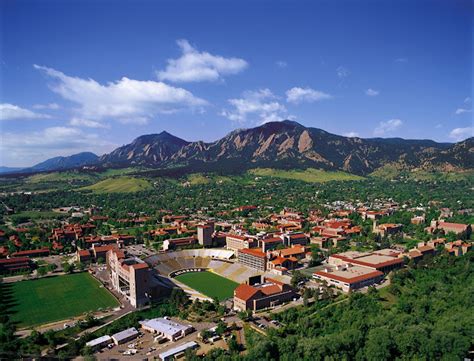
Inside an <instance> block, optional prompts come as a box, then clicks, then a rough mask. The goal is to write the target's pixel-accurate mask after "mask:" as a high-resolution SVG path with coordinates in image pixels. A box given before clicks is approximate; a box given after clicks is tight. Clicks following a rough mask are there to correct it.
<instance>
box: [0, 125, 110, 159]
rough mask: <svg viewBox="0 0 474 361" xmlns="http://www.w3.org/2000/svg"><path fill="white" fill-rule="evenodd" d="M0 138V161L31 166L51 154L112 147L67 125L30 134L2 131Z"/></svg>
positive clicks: (104, 149) (96, 151)
mask: <svg viewBox="0 0 474 361" xmlns="http://www.w3.org/2000/svg"><path fill="white" fill-rule="evenodd" d="M0 140H1V141H0V154H1V155H2V158H0V163H1V164H2V165H11V166H31V165H33V164H35V163H38V162H41V161H43V160H46V159H48V158H51V157H55V156H58V155H71V154H74V153H78V152H81V151H92V152H95V153H97V154H102V153H104V152H107V151H110V150H112V149H114V148H115V147H116V144H113V143H111V142H108V141H106V140H104V139H103V138H101V137H99V135H97V134H89V133H84V132H83V131H81V130H80V129H77V128H71V127H50V128H46V129H43V130H41V131H35V132H30V133H25V132H21V133H2V134H1V135H0Z"/></svg>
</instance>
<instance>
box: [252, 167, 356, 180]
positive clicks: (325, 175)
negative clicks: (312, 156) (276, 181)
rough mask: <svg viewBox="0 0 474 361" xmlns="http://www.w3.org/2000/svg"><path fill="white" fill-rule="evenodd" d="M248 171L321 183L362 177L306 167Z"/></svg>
mask: <svg viewBox="0 0 474 361" xmlns="http://www.w3.org/2000/svg"><path fill="white" fill-rule="evenodd" d="M249 173H250V174H253V175H254V176H260V177H273V178H283V179H293V180H300V181H303V182H308V183H323V182H330V181H350V180H361V179H364V178H363V177H360V176H358V175H355V174H350V173H346V172H341V171H338V172H332V171H331V172H330V171H325V170H320V169H314V168H307V169H305V170H299V169H298V170H283V169H273V168H256V169H252V170H250V171H249Z"/></svg>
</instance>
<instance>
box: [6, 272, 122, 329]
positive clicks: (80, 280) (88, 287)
mask: <svg viewBox="0 0 474 361" xmlns="http://www.w3.org/2000/svg"><path fill="white" fill-rule="evenodd" d="M1 287H2V298H4V300H2V302H9V303H10V307H9V308H8V310H9V312H10V313H11V317H12V320H13V321H14V322H17V323H18V326H19V327H29V326H37V325H41V324H46V323H50V322H55V321H61V320H65V319H68V318H70V317H74V316H80V315H82V314H84V313H87V312H90V311H97V310H98V309H105V308H111V307H117V306H118V305H119V302H118V301H117V300H116V299H115V297H114V296H113V295H112V294H111V293H110V292H109V291H108V290H107V289H105V288H103V287H102V285H101V284H100V283H99V282H98V281H97V280H96V279H94V278H93V277H92V276H91V275H90V274H89V273H87V272H83V273H76V274H71V275H65V276H54V277H46V278H41V279H38V280H28V281H20V282H14V283H7V284H3V285H2V286H1ZM5 300H7V301H5Z"/></svg>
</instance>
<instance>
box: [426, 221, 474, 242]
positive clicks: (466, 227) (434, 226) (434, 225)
mask: <svg viewBox="0 0 474 361" xmlns="http://www.w3.org/2000/svg"><path fill="white" fill-rule="evenodd" d="M425 230H426V231H427V232H428V233H434V232H435V231H441V233H443V234H448V233H450V232H453V233H454V234H456V236H461V235H463V234H464V235H466V237H468V238H469V236H470V235H471V233H472V227H471V225H470V224H463V223H451V222H445V221H443V220H440V221H436V220H434V221H431V224H430V226H429V227H427V228H426V229H425Z"/></svg>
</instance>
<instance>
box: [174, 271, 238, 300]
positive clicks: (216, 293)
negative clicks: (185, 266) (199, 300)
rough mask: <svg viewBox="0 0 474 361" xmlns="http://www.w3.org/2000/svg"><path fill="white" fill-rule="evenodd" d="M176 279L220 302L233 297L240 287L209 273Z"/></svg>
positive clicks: (191, 274) (187, 275)
mask: <svg viewBox="0 0 474 361" xmlns="http://www.w3.org/2000/svg"><path fill="white" fill-rule="evenodd" d="M175 278H176V279H177V280H178V281H180V282H183V283H184V284H185V285H187V286H189V287H191V288H192V289H195V290H196V291H198V292H201V293H202V294H204V295H206V296H208V297H211V298H214V297H217V298H218V299H219V300H220V301H222V300H225V299H226V298H229V297H232V296H233V295H234V289H235V288H236V287H237V286H238V285H239V284H238V283H237V282H234V281H231V280H229V279H227V278H224V277H222V276H219V275H217V274H215V273H212V272H208V271H204V272H189V273H185V274H182V275H179V276H176V277H175Z"/></svg>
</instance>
